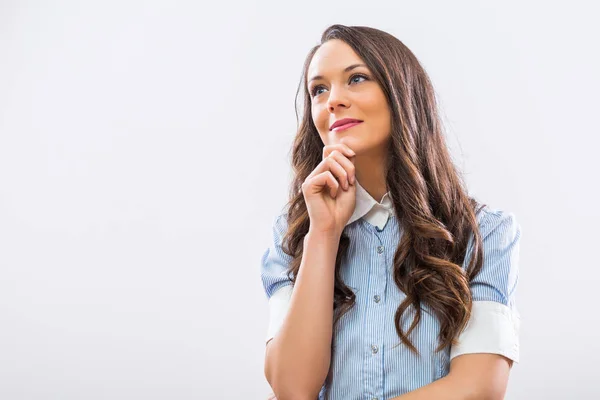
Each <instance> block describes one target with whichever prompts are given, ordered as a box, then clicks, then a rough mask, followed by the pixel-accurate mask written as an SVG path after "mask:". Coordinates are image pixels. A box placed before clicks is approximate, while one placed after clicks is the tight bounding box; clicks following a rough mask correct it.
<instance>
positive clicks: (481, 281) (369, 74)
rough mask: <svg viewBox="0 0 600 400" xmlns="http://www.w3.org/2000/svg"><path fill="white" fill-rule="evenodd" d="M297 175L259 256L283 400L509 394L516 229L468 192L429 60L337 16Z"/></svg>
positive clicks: (310, 89) (314, 75)
mask: <svg viewBox="0 0 600 400" xmlns="http://www.w3.org/2000/svg"><path fill="white" fill-rule="evenodd" d="M301 85H302V87H303V91H304V97H305V100H304V113H303V118H302V122H301V124H300V126H299V129H298V132H297V135H296V139H295V142H294V144H293V155H292V163H293V169H294V180H293V183H292V187H291V192H290V201H289V202H288V204H287V207H286V210H285V211H284V212H282V213H281V214H279V215H277V216H276V218H274V221H273V241H272V244H271V245H270V246H269V248H268V249H267V250H266V251H265V253H264V254H263V257H262V260H261V263H262V264H261V278H262V282H263V285H264V289H265V292H266V295H267V297H268V299H269V311H270V317H269V318H270V320H269V327H268V334H267V347H266V357H265V376H266V379H267V381H268V382H269V384H270V385H271V387H272V389H273V392H274V395H275V396H276V397H277V398H278V399H279V400H287V399H306V400H314V399H317V398H318V399H330V400H338V399H340V400H341V399H344V400H354V399H356V400H359V399H360V400H364V399H374V400H375V399H376V400H383V399H397V400H413V399H414V400H417V399H422V400H426V399H436V400H439V399H502V398H503V397H504V394H505V391H506V386H507V382H508V377H509V372H510V368H511V367H512V363H513V362H518V358H519V335H518V331H519V314H518V311H517V308H516V306H515V289H516V287H517V281H518V270H517V269H518V253H519V240H520V236H521V228H520V225H519V224H518V222H517V221H516V219H515V216H514V214H513V213H509V212H505V211H502V210H498V209H492V208H490V207H488V206H487V205H485V204H479V203H478V202H477V201H475V200H474V199H473V198H471V197H469V195H468V194H467V190H466V188H465V184H464V182H463V179H462V177H461V176H460V174H459V172H458V171H457V169H456V167H455V166H454V165H453V162H452V159H451V156H450V154H449V151H448V149H447V146H446V144H445V139H444V136H443V130H442V125H441V122H440V119H439V116H438V111H437V106H436V98H435V93H434V89H433V87H432V85H431V82H430V80H429V78H428V76H427V74H426V73H425V70H424V69H423V67H422V66H421V65H420V63H419V62H418V60H417V58H416V57H415V56H414V54H413V53H412V52H411V51H410V50H409V49H408V48H407V47H406V46H405V45H404V44H403V43H402V42H401V41H400V40H398V39H397V38H395V37H393V36H392V35H390V34H387V33H385V32H382V31H380V30H377V29H373V28H367V27H348V26H343V25H333V26H331V27H329V28H328V29H327V30H326V31H325V32H324V33H323V35H322V38H321V44H320V45H318V46H316V47H315V48H313V49H312V50H311V51H310V53H309V55H308V57H307V59H306V62H305V65H304V74H303V79H302V83H301Z"/></svg>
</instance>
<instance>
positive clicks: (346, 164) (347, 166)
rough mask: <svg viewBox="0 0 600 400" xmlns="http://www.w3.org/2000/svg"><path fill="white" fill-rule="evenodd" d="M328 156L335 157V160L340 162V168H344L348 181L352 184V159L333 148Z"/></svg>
mask: <svg viewBox="0 0 600 400" xmlns="http://www.w3.org/2000/svg"><path fill="white" fill-rule="evenodd" d="M329 157H330V158H335V160H336V161H337V162H338V164H340V165H341V166H342V168H344V170H345V171H346V177H347V179H348V182H349V183H350V184H352V185H354V182H355V179H356V170H355V168H354V159H353V158H352V159H348V157H346V156H345V155H343V154H342V153H340V152H338V151H337V150H334V151H333V152H332V153H331V154H330V155H329Z"/></svg>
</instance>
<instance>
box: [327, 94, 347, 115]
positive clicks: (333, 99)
mask: <svg viewBox="0 0 600 400" xmlns="http://www.w3.org/2000/svg"><path fill="white" fill-rule="evenodd" d="M339 107H344V108H348V107H350V101H349V100H348V97H347V96H346V93H345V91H344V89H343V88H337V89H336V88H332V89H331V90H330V91H329V98H328V99H327V109H328V110H329V112H330V113H334V112H335V111H336V109H337V108H339Z"/></svg>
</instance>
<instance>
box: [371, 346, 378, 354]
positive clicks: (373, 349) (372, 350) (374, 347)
mask: <svg viewBox="0 0 600 400" xmlns="http://www.w3.org/2000/svg"><path fill="white" fill-rule="evenodd" d="M378 351H379V348H378V347H377V346H376V345H374V344H373V345H371V352H372V353H373V354H376V353H377V352H378Z"/></svg>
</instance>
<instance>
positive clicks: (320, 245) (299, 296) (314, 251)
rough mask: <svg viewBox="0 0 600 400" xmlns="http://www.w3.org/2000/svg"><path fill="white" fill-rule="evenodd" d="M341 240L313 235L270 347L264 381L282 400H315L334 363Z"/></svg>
mask: <svg viewBox="0 0 600 400" xmlns="http://www.w3.org/2000/svg"><path fill="white" fill-rule="evenodd" d="M338 246H339V235H334V234H325V233H316V232H310V231H309V233H308V234H307V235H306V237H305V238H304V252H303V256H302V261H301V266H300V270H299V272H298V276H297V277H296V283H295V285H294V290H293V293H292V297H291V300H290V306H289V311H288V313H287V316H286V318H285V320H284V321H283V324H282V325H281V328H280V329H279V332H278V333H277V334H276V335H275V336H274V338H273V339H272V340H271V341H269V343H267V349H266V355H265V371H264V372H265V377H266V379H267V381H268V382H269V384H270V385H271V388H272V389H273V392H274V393H275V395H276V396H277V398H278V399H279V400H288V399H307V400H310V399H315V398H317V396H318V393H319V390H320V389H321V387H322V386H323V383H324V382H325V379H326V377H327V373H328V371H329V366H330V363H331V342H332V330H333V326H332V325H333V324H332V321H333V288H334V272H335V267H334V266H335V259H336V256H337V250H338Z"/></svg>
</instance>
